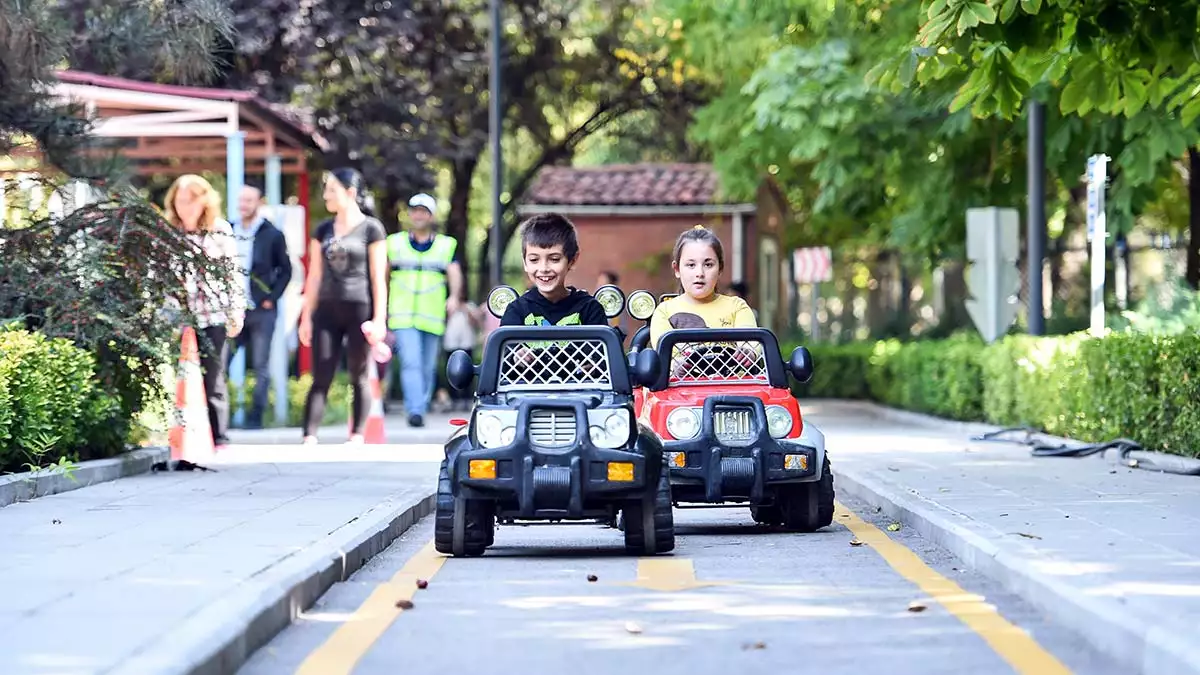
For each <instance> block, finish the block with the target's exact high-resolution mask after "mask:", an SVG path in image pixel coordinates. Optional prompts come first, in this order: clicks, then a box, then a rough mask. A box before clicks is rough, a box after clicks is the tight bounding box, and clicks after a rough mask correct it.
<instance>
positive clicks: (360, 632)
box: [296, 541, 446, 675]
mask: <svg viewBox="0 0 1200 675" xmlns="http://www.w3.org/2000/svg"><path fill="white" fill-rule="evenodd" d="M445 561H446V558H444V557H443V556H442V555H441V554H440V553H438V552H437V551H435V550H434V549H433V542H432V541H430V542H429V543H428V544H426V545H425V547H424V548H422V549H421V550H420V551H418V552H417V553H416V554H415V555H413V557H412V558H410V559H409V560H408V562H407V563H405V564H404V567H401V568H400V571H399V572H396V574H395V576H393V577H392V578H391V579H389V580H388V581H387V582H386V583H383V584H380V585H379V586H377V587H376V588H375V590H374V591H372V592H371V595H370V596H368V597H367V599H366V601H364V602H363V603H362V604H361V605H360V606H359V607H358V609H357V610H355V611H354V614H353V615H351V616H350V618H349V619H347V620H346V622H345V623H343V624H342V625H341V626H339V627H338V629H337V630H336V631H334V633H333V635H330V636H329V639H327V640H325V642H324V643H323V644H322V645H321V646H320V647H317V649H316V650H314V651H313V652H312V653H311V654H309V655H308V658H306V659H304V663H301V664H300V667H299V668H298V669H296V675H349V674H350V672H351V671H353V670H354V666H356V665H357V664H358V661H359V659H361V658H362V657H363V655H364V654H366V653H367V650H369V649H370V648H371V645H373V644H375V641H376V640H378V639H379V636H381V635H383V632H384V631H386V630H387V629H388V626H390V625H392V622H393V621H395V620H396V617H398V616H400V615H401V614H402V613H404V610H403V609H401V608H399V607H397V606H396V603H397V602H399V601H400V600H412V598H413V594H414V593H416V591H417V579H426V580H429V579H431V578H433V575H435V574H437V572H438V570H440V569H441V568H442V564H443V563H444V562H445Z"/></svg>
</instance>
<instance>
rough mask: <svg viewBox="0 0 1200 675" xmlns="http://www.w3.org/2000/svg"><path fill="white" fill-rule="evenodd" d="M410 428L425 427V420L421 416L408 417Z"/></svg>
mask: <svg viewBox="0 0 1200 675" xmlns="http://www.w3.org/2000/svg"><path fill="white" fill-rule="evenodd" d="M408 426H410V427H423V426H425V420H424V418H422V417H421V416H420V415H409V416H408Z"/></svg>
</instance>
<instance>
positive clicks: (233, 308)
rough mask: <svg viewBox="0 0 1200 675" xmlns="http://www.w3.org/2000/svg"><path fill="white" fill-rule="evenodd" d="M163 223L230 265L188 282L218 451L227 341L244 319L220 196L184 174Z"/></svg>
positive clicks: (225, 407)
mask: <svg viewBox="0 0 1200 675" xmlns="http://www.w3.org/2000/svg"><path fill="white" fill-rule="evenodd" d="M163 208H164V211H165V215H166V219H167V222H169V223H171V224H172V225H174V226H176V227H178V228H180V229H182V230H183V231H184V233H185V234H186V235H187V238H188V240H190V241H191V242H192V243H193V244H195V245H196V246H197V247H198V248H199V249H200V250H202V251H204V253H205V254H206V255H207V256H208V257H209V258H211V259H212V262H213V263H216V264H217V265H221V266H224V265H229V266H230V267H228V270H229V272H230V274H229V275H228V276H226V278H223V279H222V278H213V277H212V276H211V275H210V276H209V278H206V279H203V280H200V279H196V278H195V277H194V276H193V275H189V276H188V279H187V295H188V309H189V310H190V311H191V313H192V315H193V316H194V317H195V318H196V329H197V331H198V332H200V333H201V334H202V335H203V337H202V338H201V339H199V340H197V342H198V343H199V348H200V370H201V372H202V373H203V377H204V392H205V395H206V397H207V398H208V421H209V425H210V426H211V428H212V436H213V445H214V446H216V447H217V448H218V449H219V448H220V447H222V446H224V445H226V444H228V443H229V439H228V437H227V436H226V432H227V431H228V429H229V396H228V385H227V383H226V381H225V362H226V360H227V356H228V351H229V347H228V344H227V342H226V340H227V339H228V338H233V337H237V335H238V333H240V332H241V330H242V322H243V321H244V320H245V315H246V298H245V294H244V293H242V292H240V289H239V288H238V287H237V286H236V285H235V283H234V279H235V277H234V275H233V272H234V270H235V269H236V267H235V266H236V264H237V260H238V253H237V241H236V240H235V239H234V237H233V226H231V225H230V224H229V222H227V221H226V220H225V219H224V218H222V217H221V195H220V194H218V193H217V191H216V190H214V189H213V186H212V185H211V184H209V182H208V181H207V180H204V178H202V177H200V176H197V175H195V174H187V175H183V176H180V177H179V178H177V179H175V182H174V183H173V184H172V185H171V188H170V189H169V190H167V196H166V198H165V199H164V200H163Z"/></svg>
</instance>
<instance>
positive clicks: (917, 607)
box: [908, 600, 925, 612]
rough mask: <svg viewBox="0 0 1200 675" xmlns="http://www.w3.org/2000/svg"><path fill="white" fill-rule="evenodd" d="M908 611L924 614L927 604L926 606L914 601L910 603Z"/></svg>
mask: <svg viewBox="0 0 1200 675" xmlns="http://www.w3.org/2000/svg"><path fill="white" fill-rule="evenodd" d="M908 611H910V612H924V611H925V604H924V603H922V602H918V601H916V600H913V601H912V602H910V603H908Z"/></svg>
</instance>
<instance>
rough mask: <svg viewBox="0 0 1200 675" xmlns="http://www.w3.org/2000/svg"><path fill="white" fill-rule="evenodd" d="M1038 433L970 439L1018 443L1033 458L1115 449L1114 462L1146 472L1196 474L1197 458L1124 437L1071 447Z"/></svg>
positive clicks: (992, 434) (999, 432) (1027, 430)
mask: <svg viewBox="0 0 1200 675" xmlns="http://www.w3.org/2000/svg"><path fill="white" fill-rule="evenodd" d="M1014 431H1020V432H1024V434H1025V437H1024V438H1023V439H1019V440H1018V439H1016V438H1003V436H1004V435H1005V434H1010V433H1012V432H1014ZM1038 433H1040V432H1038V430H1037V429H1034V428H1032V427H1009V428H1006V429H997V430H996V431H991V432H988V433H986V434H981V435H978V436H972V437H971V440H972V441H995V442H1000V443H1018V444H1020V445H1025V446H1028V447H1029V448H1030V454H1032V455H1033V456H1034V457H1088V456H1091V455H1096V454H1102V453H1105V452H1106V451H1108V450H1115V451H1116V457H1114V458H1111V459H1110V461H1113V462H1114V463H1119V464H1122V465H1124V466H1128V467H1133V468H1138V469H1146V470H1149V471H1162V472H1164V473H1174V474H1180V475H1184V476H1200V459H1196V458H1192V457H1183V456H1181V455H1171V454H1167V453H1164V452H1153V451H1149V450H1146V449H1145V448H1143V447H1142V446H1141V444H1140V443H1138V442H1137V441H1134V440H1130V439H1128V438H1117V439H1113V440H1111V441H1105V442H1103V443H1090V444H1083V445H1075V446H1071V445H1067V444H1065V443H1060V444H1058V445H1047V444H1045V443H1039V442H1035V441H1034V435H1035V434H1038Z"/></svg>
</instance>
